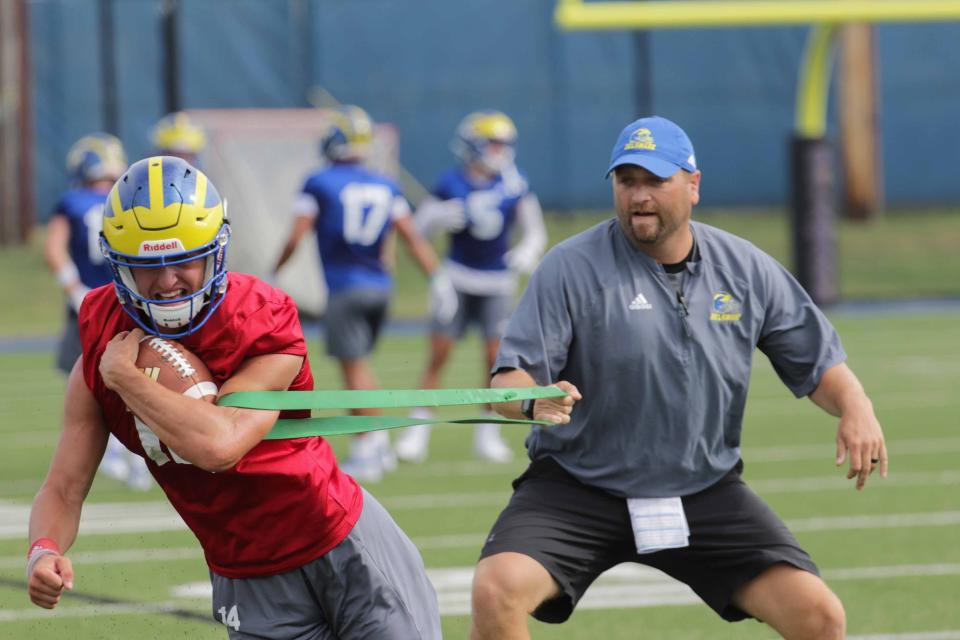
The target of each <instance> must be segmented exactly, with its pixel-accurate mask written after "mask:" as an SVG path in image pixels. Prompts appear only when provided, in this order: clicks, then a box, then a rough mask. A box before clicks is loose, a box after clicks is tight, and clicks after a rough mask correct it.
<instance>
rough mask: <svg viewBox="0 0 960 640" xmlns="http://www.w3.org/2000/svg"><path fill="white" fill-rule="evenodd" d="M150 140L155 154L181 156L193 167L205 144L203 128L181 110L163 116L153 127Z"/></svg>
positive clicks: (205, 137) (205, 138) (196, 165)
mask: <svg viewBox="0 0 960 640" xmlns="http://www.w3.org/2000/svg"><path fill="white" fill-rule="evenodd" d="M151 141H152V142H153V146H154V147H155V148H156V153H157V155H161V156H175V157H177V158H183V159H184V160H186V161H187V162H189V163H190V164H192V165H193V166H195V167H199V166H200V165H199V164H198V163H197V159H198V156H199V155H200V153H201V152H202V151H203V149H204V147H206V146H207V136H206V134H205V133H204V132H203V129H201V128H200V127H198V126H197V125H196V124H194V123H193V121H192V120H190V116H188V115H187V114H186V113H183V112H182V111H178V112H177V113H171V114H169V115H167V116H164V117H163V118H161V119H160V121H159V122H157V124H156V126H154V128H153V132H152V135H151Z"/></svg>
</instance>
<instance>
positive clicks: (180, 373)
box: [136, 336, 217, 402]
mask: <svg viewBox="0 0 960 640" xmlns="http://www.w3.org/2000/svg"><path fill="white" fill-rule="evenodd" d="M136 364H137V368H138V369H140V370H141V371H143V373H144V375H145V376H147V377H148V378H150V379H152V380H153V381H155V382H158V383H160V384H161V385H163V386H164V387H166V388H167V389H170V390H172V391H176V392H177V393H182V394H184V395H187V396H190V397H191V398H202V399H204V400H206V401H207V402H213V401H214V400H216V398H217V385H216V383H215V382H214V381H213V376H212V375H211V374H210V370H209V369H207V365H205V364H204V363H203V361H202V360H200V358H198V357H197V356H196V354H194V353H193V352H191V351H190V350H189V349H187V348H186V347H184V346H183V345H182V344H180V343H179V342H177V341H176V340H168V339H167V338H160V337H157V336H145V337H144V338H143V339H142V340H141V341H140V351H139V353H138V354H137V363H136Z"/></svg>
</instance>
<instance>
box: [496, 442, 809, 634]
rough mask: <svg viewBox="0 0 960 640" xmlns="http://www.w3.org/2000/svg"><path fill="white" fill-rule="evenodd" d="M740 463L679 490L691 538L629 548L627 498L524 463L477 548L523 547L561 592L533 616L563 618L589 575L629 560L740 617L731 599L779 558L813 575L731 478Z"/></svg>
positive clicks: (771, 518)
mask: <svg viewBox="0 0 960 640" xmlns="http://www.w3.org/2000/svg"><path fill="white" fill-rule="evenodd" d="M742 468H743V464H742V462H741V463H740V464H738V465H737V466H736V467H735V468H734V469H732V470H731V471H730V472H729V473H728V474H727V475H726V476H724V477H723V478H721V479H720V480H719V481H718V482H717V483H716V484H714V485H712V486H710V487H707V488H706V489H704V490H703V491H700V492H698V493H694V494H691V495H688V496H683V498H682V500H683V510H684V513H685V514H686V517H687V523H688V524H689V526H690V545H689V546H687V547H683V548H681V549H665V550H663V551H656V552H654V553H644V554H638V553H637V549H636V546H635V542H634V538H633V529H632V528H631V526H630V516H629V513H628V511H627V502H626V500H625V499H623V498H619V497H616V496H614V495H611V494H609V493H607V492H606V491H603V490H601V489H597V488H596V487H591V486H588V485H585V484H583V483H581V482H580V481H578V480H577V479H576V478H574V477H573V476H571V475H570V474H569V473H567V471H566V470H564V469H563V468H562V467H560V465H559V464H557V463H556V462H555V461H554V460H553V458H542V459H540V460H536V461H534V462H532V463H531V464H530V467H529V468H528V469H527V471H526V472H525V473H524V474H523V475H522V476H520V477H519V478H517V479H516V480H515V481H514V483H513V488H514V492H513V496H512V497H511V498H510V502H509V503H508V504H507V507H506V508H505V509H504V510H503V512H502V513H501V514H500V517H499V518H498V519H497V521H496V522H495V523H494V525H493V529H491V532H490V535H489V536H488V537H487V542H486V544H485V545H484V547H483V550H482V551H481V552H480V557H481V558H486V557H488V556H492V555H494V554H497V553H501V552H504V551H512V552H516V553H522V554H524V555H526V556H529V557H531V558H533V559H534V560H536V561H537V562H539V563H540V564H541V565H543V567H544V568H546V570H547V571H548V572H549V573H550V575H551V576H553V579H554V580H556V581H557V583H558V584H559V585H560V588H561V592H562V593H561V595H559V596H557V597H556V598H553V599H552V600H547V601H546V602H544V603H542V604H541V605H540V606H539V607H538V608H537V610H536V611H534V612H533V617H535V618H536V619H538V620H541V621H543V622H563V621H564V620H566V619H567V618H569V617H570V614H571V613H573V609H574V607H576V606H577V602H579V601H580V598H581V597H583V594H584V593H586V591H587V588H588V587H589V586H590V584H591V583H592V582H593V581H594V580H596V578H597V576H599V575H600V574H601V573H603V572H604V571H606V570H607V569H610V568H611V567H613V566H615V565H618V564H620V563H621V562H637V563H640V564H645V565H648V566H651V567H654V568H655V569H659V570H660V571H663V572H664V573H666V574H667V575H669V576H671V577H673V578H674V579H676V580H679V581H680V582H683V583H685V584H687V585H688V586H689V587H690V588H691V589H693V590H694V591H695V592H696V594H697V595H698V596H700V598H701V599H702V600H703V601H704V602H705V603H707V604H708V605H709V606H710V608H711V609H713V610H714V611H716V612H717V613H718V614H719V615H720V616H721V617H722V618H724V619H725V620H728V621H731V622H733V621H735V620H742V619H744V618H747V617H749V616H748V615H747V614H746V613H745V612H744V611H742V610H740V609H739V608H737V606H736V605H734V604H733V595H734V593H735V592H736V590H737V589H738V588H739V587H741V586H742V585H744V584H746V583H747V582H749V581H750V580H752V579H753V578H755V577H757V576H758V575H760V574H761V573H762V572H763V571H764V570H766V569H767V568H769V567H771V566H773V565H774V564H778V563H787V564H791V565H793V566H795V567H798V568H800V569H803V570H805V571H809V572H810V573H813V574H815V575H819V573H818V571H817V566H816V565H815V564H814V563H813V560H811V559H810V556H809V555H807V552H806V551H804V550H803V549H802V548H801V547H800V543H798V542H797V539H796V538H794V536H793V534H792V533H790V531H788V530H787V526H786V525H785V524H784V523H783V521H782V520H781V519H780V518H779V517H778V516H777V514H775V513H774V512H773V510H771V509H770V507H768V506H767V504H766V503H765V502H764V501H763V500H762V499H760V497H759V496H758V495H757V494H755V493H754V492H753V491H752V490H751V489H750V488H749V487H748V486H747V485H746V483H744V481H743V480H742V479H741V478H740V472H741V470H742Z"/></svg>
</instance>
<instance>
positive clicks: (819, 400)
mask: <svg viewBox="0 0 960 640" xmlns="http://www.w3.org/2000/svg"><path fill="white" fill-rule="evenodd" d="M810 399H811V400H813V402H814V403H815V404H816V405H817V406H818V407H820V408H821V409H823V410H824V411H826V412H827V413H829V414H830V415H832V416H836V417H837V418H840V425H839V426H838V427H837V460H836V462H837V466H839V465H841V464H843V461H844V459H845V458H847V457H849V458H850V468H849V470H848V471H847V478H853V477H856V478H857V489H863V486H864V484H865V483H866V481H867V476H869V475H870V474H871V473H873V470H874V469H875V468H877V465H879V467H880V476H881V477H883V478H886V477H887V445H886V444H885V443H884V440H883V429H882V428H881V427H880V422H879V421H878V420H877V417H876V415H874V413H873V403H872V402H870V398H868V397H867V394H866V392H865V391H864V390H863V385H861V384H860V381H859V380H858V379H857V376H855V375H854V374H853V371H851V370H850V367H848V366H847V365H846V364H845V363H843V362H841V363H840V364H836V365H834V366H832V367H830V368H829V369H827V370H826V371H825V372H824V374H823V377H821V378H820V384H818V385H817V388H816V389H814V391H813V393H811V394H810Z"/></svg>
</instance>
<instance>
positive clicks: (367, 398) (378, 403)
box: [217, 387, 567, 424]
mask: <svg viewBox="0 0 960 640" xmlns="http://www.w3.org/2000/svg"><path fill="white" fill-rule="evenodd" d="M565 395H567V394H566V393H565V392H563V391H561V390H560V389H558V388H557V387H514V388H508V389H379V390H377V391H238V392H237V393H228V394H227V395H225V396H223V397H222V398H220V399H219V400H217V404H218V405H220V406H221V407H237V408H240V409H267V410H271V411H290V410H294V409H395V408H398V407H446V406H455V405H462V404H496V403H498V402H512V401H514V400H536V399H540V398H560V397H562V396H565ZM415 424H420V423H415Z"/></svg>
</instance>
